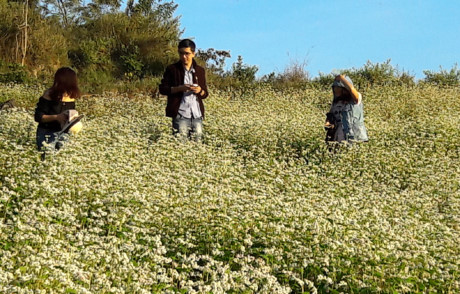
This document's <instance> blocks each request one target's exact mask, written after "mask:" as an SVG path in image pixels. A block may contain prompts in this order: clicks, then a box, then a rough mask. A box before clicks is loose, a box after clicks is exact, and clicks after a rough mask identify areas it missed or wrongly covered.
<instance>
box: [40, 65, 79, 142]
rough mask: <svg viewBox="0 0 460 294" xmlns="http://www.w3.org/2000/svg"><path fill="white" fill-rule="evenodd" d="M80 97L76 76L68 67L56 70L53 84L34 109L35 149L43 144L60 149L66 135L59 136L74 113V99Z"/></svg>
mask: <svg viewBox="0 0 460 294" xmlns="http://www.w3.org/2000/svg"><path fill="white" fill-rule="evenodd" d="M79 97H80V90H79V88H78V81H77V74H76V73H75V71H73V70H72V69H71V68H69V67H62V68H60V69H58V70H57V71H56V73H55V75H54V83H53V86H52V87H51V88H49V89H48V90H46V91H45V92H44V93H43V95H42V96H41V97H40V99H39V100H38V103H37V107H36V108H35V121H36V122H38V127H37V148H38V150H41V148H42V147H43V144H44V143H47V144H53V143H54V147H55V148H56V149H60V148H61V147H62V145H63V142H64V141H66V139H67V137H68V135H67V132H65V133H63V134H65V135H63V136H61V134H60V132H61V131H62V128H63V126H64V125H65V124H66V123H67V122H68V121H69V119H70V117H69V113H71V112H74V113H76V111H75V99H78V98H79Z"/></svg>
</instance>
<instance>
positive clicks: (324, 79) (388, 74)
mask: <svg viewBox="0 0 460 294" xmlns="http://www.w3.org/2000/svg"><path fill="white" fill-rule="evenodd" d="M337 74H344V75H347V76H349V77H350V78H351V79H352V80H353V84H354V85H355V87H357V88H368V87H371V86H382V85H386V86H390V85H406V86H410V87H413V86H415V81H414V76H412V75H410V74H409V73H408V72H405V71H400V70H399V69H398V68H397V67H394V66H393V65H391V60H390V59H388V60H387V61H385V62H383V63H378V62H377V63H372V62H371V61H367V63H366V64H364V66H363V67H361V68H351V69H345V70H340V71H339V72H338V73H330V74H324V73H320V74H319V76H318V77H317V78H315V79H313V81H312V84H313V85H314V86H315V87H320V88H329V87H330V86H331V84H332V82H333V81H334V77H335V75H337Z"/></svg>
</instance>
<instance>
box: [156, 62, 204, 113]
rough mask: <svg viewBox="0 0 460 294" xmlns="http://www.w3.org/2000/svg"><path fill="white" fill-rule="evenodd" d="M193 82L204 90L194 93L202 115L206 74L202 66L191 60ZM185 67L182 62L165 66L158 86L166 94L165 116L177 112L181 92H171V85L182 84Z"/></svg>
mask: <svg viewBox="0 0 460 294" xmlns="http://www.w3.org/2000/svg"><path fill="white" fill-rule="evenodd" d="M192 66H193V68H194V69H195V73H193V83H194V84H198V85H200V87H201V89H202V90H203V91H204V95H200V94H195V95H196V97H197V101H198V104H199V105H200V110H201V115H202V116H203V117H204V105H203V99H205V98H206V97H208V87H207V86H206V75H205V72H204V68H202V67H201V66H199V65H198V64H197V63H196V62H195V60H193V65H192ZM184 76H185V69H184V66H183V65H182V62H181V61H179V62H177V63H174V64H171V65H169V66H168V67H167V68H166V71H165V73H164V75H163V79H162V80H161V84H160V86H159V90H160V93H161V94H163V95H167V96H168V103H167V104H166V116H169V117H176V116H177V114H178V113H179V107H180V102H181V100H182V96H183V94H184V93H183V92H179V93H175V94H172V93H171V87H177V86H180V85H183V84H184Z"/></svg>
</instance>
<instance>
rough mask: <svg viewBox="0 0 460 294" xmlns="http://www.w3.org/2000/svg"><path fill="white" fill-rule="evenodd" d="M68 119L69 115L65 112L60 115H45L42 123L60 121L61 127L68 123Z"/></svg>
mask: <svg viewBox="0 0 460 294" xmlns="http://www.w3.org/2000/svg"><path fill="white" fill-rule="evenodd" d="M67 119H68V117H67V114H66V113H64V112H63V113H60V114H43V115H42V118H41V121H40V122H42V123H49V122H53V121H58V122H59V123H60V124H61V125H63V124H65V123H66V122H67Z"/></svg>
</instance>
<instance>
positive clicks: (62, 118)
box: [56, 112, 69, 125]
mask: <svg viewBox="0 0 460 294" xmlns="http://www.w3.org/2000/svg"><path fill="white" fill-rule="evenodd" d="M68 119H69V116H68V115H67V113H66V112H62V113H60V114H57V115H56V120H57V121H58V122H59V123H60V124H61V125H64V124H65V123H66V122H67V120H68Z"/></svg>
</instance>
